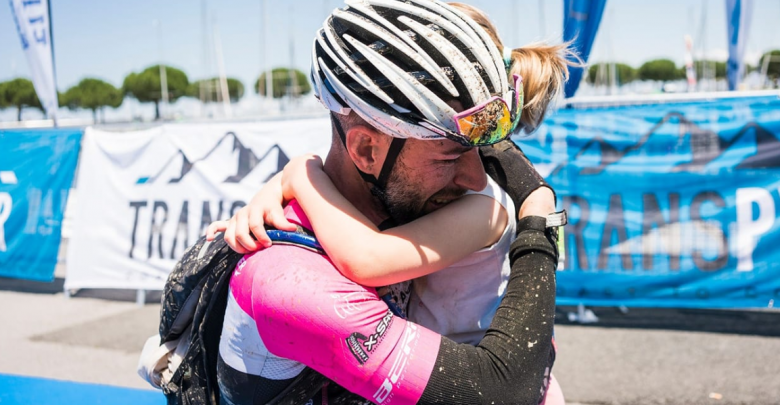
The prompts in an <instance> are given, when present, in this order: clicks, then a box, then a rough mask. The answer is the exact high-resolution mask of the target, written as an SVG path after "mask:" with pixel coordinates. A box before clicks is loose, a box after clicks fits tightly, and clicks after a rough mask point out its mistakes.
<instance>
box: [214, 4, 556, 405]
mask: <svg viewBox="0 0 780 405" xmlns="http://www.w3.org/2000/svg"><path fill="white" fill-rule="evenodd" d="M347 3H348V5H349V6H350V7H349V8H347V9H346V10H336V11H334V13H333V15H332V16H331V17H330V18H329V19H328V20H327V21H326V23H325V26H324V28H323V29H322V30H320V32H319V33H318V35H317V38H316V41H315V45H314V52H313V68H312V79H313V81H314V83H315V89H316V91H317V96H318V98H319V99H320V100H321V101H322V102H323V103H324V104H325V105H326V106H327V107H328V108H329V109H330V110H331V111H332V122H333V129H334V131H333V142H332V145H331V150H330V152H329V154H328V156H327V159H326V163H325V166H324V170H325V172H326V174H327V175H328V176H329V177H330V179H331V180H332V181H333V183H334V184H335V185H336V187H337V188H338V190H339V191H340V192H341V194H343V195H344V196H345V197H346V198H347V199H348V200H349V201H350V202H351V203H352V204H353V205H354V206H355V207H356V208H358V210H360V211H361V212H362V213H363V214H365V215H366V216H367V217H368V218H369V219H370V220H371V221H373V222H374V223H375V224H377V225H378V226H380V227H387V226H392V225H393V224H398V223H404V222H406V221H410V220H412V219H414V218H416V217H418V216H420V215H423V214H425V213H428V212H431V211H433V210H435V209H437V208H440V207H441V205H442V204H443V203H446V202H448V201H451V200H453V199H455V198H457V197H459V196H461V195H463V194H464V193H465V192H466V191H469V190H472V191H480V190H482V189H483V188H484V187H485V185H486V181H487V180H486V177H485V169H484V168H483V166H482V162H481V160H480V156H479V151H478V148H476V146H481V145H491V144H494V143H496V142H499V141H501V140H503V139H505V138H506V137H507V136H508V135H509V133H511V132H512V131H513V130H514V129H515V128H516V126H517V124H518V122H519V111H520V108H522V102H521V101H518V98H519V97H518V96H517V93H516V91H515V89H516V88H518V85H519V82H515V83H513V84H511V85H510V84H509V83H507V79H506V74H505V71H504V63H503V60H502V58H501V55H500V54H499V53H498V51H497V50H496V49H495V47H494V46H492V43H491V42H490V39H489V38H487V35H486V34H485V32H484V31H483V30H482V29H481V28H480V27H478V26H477V25H476V24H475V23H474V22H473V21H472V20H470V19H469V18H467V17H465V16H463V15H462V14H461V13H459V12H458V11H457V10H455V9H453V8H452V7H449V6H447V5H446V4H443V3H440V2H438V1H434V0H414V1H411V2H400V1H392V0H364V1H357V0H355V1H348V2H347ZM494 95H500V96H498V97H496V96H494ZM518 102H519V105H518ZM547 192H548V191H542V190H539V191H538V192H534V197H531V198H529V202H530V201H533V202H540V204H539V205H534V204H524V205H523V208H521V211H522V210H526V211H528V213H529V214H531V215H533V214H537V215H538V214H542V215H546V214H547V213H549V212H551V211H552V210H553V209H554V207H552V203H551V198H549V195H544V193H547ZM286 214H287V216H288V219H289V220H290V221H293V222H297V223H298V224H300V225H302V226H304V227H307V225H308V221H307V219H306V218H305V215H304V214H303V213H302V211H300V210H299V209H296V206H295V204H291V206H288V208H287V210H286ZM518 229H519V233H520V239H522V241H521V243H516V244H514V245H513V248H512V253H511V255H513V256H514V260H515V262H516V263H520V262H522V263H523V266H524V267H527V269H528V270H527V271H524V272H523V273H522V274H521V272H515V270H514V268H513V273H512V277H511V279H510V281H509V284H508V285H507V287H506V295H505V297H504V299H503V301H502V302H503V305H502V307H500V308H499V309H498V311H497V312H496V316H495V319H494V321H493V323H492V324H491V326H492V329H491V330H489V331H488V332H487V334H486V335H485V337H484V338H483V339H482V342H481V343H480V345H478V346H477V347H473V346H468V345H458V344H456V343H454V342H452V341H450V340H449V339H447V338H444V337H442V336H440V335H438V334H436V333H434V332H431V331H430V330H427V329H425V328H423V327H421V326H418V325H415V324H414V323H412V322H408V321H406V320H405V319H402V318H399V317H397V316H395V315H393V313H391V312H390V310H389V309H388V307H387V306H386V304H385V303H384V302H383V301H382V300H381V299H380V298H379V297H378V296H377V293H376V291H375V290H374V289H373V288H365V287H362V286H360V285H357V284H355V283H353V282H351V281H349V280H347V279H346V278H344V277H343V276H342V275H341V274H340V273H339V272H338V271H337V270H336V269H335V268H334V267H333V265H332V263H331V262H330V261H328V259H327V258H326V257H324V256H322V255H320V254H317V253H314V252H309V251H306V250H303V249H298V248H295V247H287V246H277V245H274V246H273V247H271V248H269V249H266V250H263V251H261V252H259V253H257V254H255V255H253V256H248V257H246V258H245V259H244V260H242V261H241V262H240V263H239V265H238V267H237V268H236V271H235V273H234V274H233V277H232V279H231V284H230V286H231V294H230V297H229V302H228V309H227V313H226V316H225V324H224V328H223V334H222V340H221V343H220V356H221V358H220V363H219V366H218V376H219V384H220V391H221V394H222V402H224V403H227V404H232V403H236V404H238V403H267V402H277V403H295V401H300V400H303V401H302V402H305V400H306V399H309V398H312V397H316V398H317V401H322V403H325V401H326V400H327V401H328V403H337V402H338V401H344V402H345V403H346V402H347V401H352V400H354V399H355V397H354V396H351V395H349V394H347V393H341V394H339V393H338V392H336V391H334V389H332V388H321V387H322V384H321V380H318V378H317V377H318V374H315V373H313V372H311V370H316V371H317V372H318V373H321V374H322V375H324V376H325V377H327V378H328V379H330V380H332V381H334V382H335V383H337V384H338V385H339V386H341V387H344V388H346V389H347V390H349V391H351V392H353V393H355V394H357V395H359V396H361V397H363V398H366V399H368V400H369V401H372V402H374V403H380V404H406V403H418V402H419V403H449V404H475V403H483V402H484V403H528V404H534V403H537V402H538V401H539V398H540V397H541V396H542V394H543V392H544V386H543V385H544V383H545V381H546V377H547V376H546V375H545V374H546V373H549V367H550V366H551V364H550V363H551V356H552V353H553V352H552V348H551V343H550V342H551V334H552V316H553V313H554V269H555V265H556V257H555V256H556V253H555V248H554V243H552V241H551V238H550V234H549V231H548V230H547V229H546V224H545V220H544V218H540V217H534V216H531V217H528V218H524V219H523V220H521V221H520V223H519V224H518ZM532 284H533V288H534V290H533V294H531V291H530V290H528V291H524V287H531V285H532ZM521 326H522V327H521ZM333 386H334V385H333V384H331V387H333ZM321 389H322V393H318V390H321ZM302 402H299V403H302Z"/></svg>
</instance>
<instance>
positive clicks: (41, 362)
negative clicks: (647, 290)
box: [0, 269, 780, 405]
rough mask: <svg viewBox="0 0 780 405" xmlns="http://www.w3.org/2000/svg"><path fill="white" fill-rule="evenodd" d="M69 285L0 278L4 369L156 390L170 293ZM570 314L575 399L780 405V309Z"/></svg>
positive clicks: (568, 368)
mask: <svg viewBox="0 0 780 405" xmlns="http://www.w3.org/2000/svg"><path fill="white" fill-rule="evenodd" d="M58 274H59V275H62V270H61V269H60V270H58ZM62 282H63V280H62V278H58V279H57V280H56V281H55V282H54V283H51V284H49V283H34V282H26V281H19V280H11V279H2V278H0V308H2V310H0V325H2V332H0V374H16V375H26V376H39V377H47V378H54V379H62V380H70V381H78V382H91V383H100V384H110V385H117V386H124V387H134V388H147V386H146V385H145V384H146V383H145V382H143V381H142V380H141V379H140V378H139V377H138V376H137V375H136V374H135V366H136V362H137V358H138V354H139V352H140V349H141V346H142V345H143V343H144V341H145V340H146V338H147V337H148V336H150V335H152V334H154V333H155V332H156V328H157V321H158V312H159V304H158V303H157V302H159V294H150V295H149V296H148V297H147V304H146V305H145V306H143V307H139V306H137V305H136V304H135V302H134V301H135V293H134V292H133V291H82V292H80V293H78V294H77V295H76V296H74V297H73V298H70V299H67V298H65V297H64V295H63V294H62ZM568 310H572V309H570V308H560V309H559V318H560V319H559V320H560V322H559V325H558V326H557V327H556V333H557V340H558V345H559V357H558V361H557V362H556V366H555V370H554V372H555V374H556V376H557V377H558V379H559V381H560V382H561V385H562V387H563V389H564V393H565V394H566V397H567V399H568V401H569V402H570V403H579V404H654V405H655V404H713V405H714V404H718V405H721V404H723V405H725V404H751V405H752V404H756V405H760V404H767V405H770V404H772V405H777V404H780V313H777V312H744V311H701V310H659V309H635V310H631V311H629V312H628V313H627V314H624V313H621V312H620V311H618V310H616V309H613V308H601V309H595V312H596V314H597V315H599V316H600V318H601V322H600V323H598V324H596V325H595V326H580V325H567V324H566V323H567V321H566V317H565V315H566V311H568Z"/></svg>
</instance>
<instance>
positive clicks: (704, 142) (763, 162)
mask: <svg viewBox="0 0 780 405" xmlns="http://www.w3.org/2000/svg"><path fill="white" fill-rule="evenodd" d="M666 123H677V124H678V140H679V142H680V143H682V142H683V141H684V140H685V139H686V137H687V138H688V142H689V143H690V145H689V146H690V150H691V154H692V155H693V157H692V159H691V160H690V161H689V162H685V163H680V164H678V165H676V166H674V167H673V168H672V171H673V172H698V171H701V170H703V169H704V168H705V166H707V164H709V163H710V162H712V161H714V160H715V159H717V158H719V157H720V156H722V155H723V154H724V153H725V152H726V151H727V150H728V149H729V148H730V147H731V146H733V145H734V144H735V143H737V141H739V140H740V139H742V138H743V137H745V136H749V135H751V134H754V135H755V143H756V153H755V154H753V155H751V156H749V157H747V158H745V159H743V160H742V161H741V162H739V163H738V164H737V165H735V168H736V169H768V168H780V140H778V139H777V137H775V136H774V135H773V134H772V133H771V132H770V131H769V130H767V129H766V128H764V127H762V126H760V125H758V124H757V123H755V122H750V123H748V124H746V125H745V126H743V127H742V128H740V130H739V131H737V134H736V135H735V136H734V137H733V138H732V139H731V140H729V141H727V140H724V139H723V138H721V137H720V136H719V135H718V134H717V133H715V132H713V131H711V130H708V129H704V128H701V127H700V126H698V125H696V124H695V123H694V122H692V121H690V120H688V119H687V118H685V116H684V115H683V114H680V113H678V112H671V113H668V114H666V115H665V116H664V117H663V118H662V119H661V120H660V121H659V122H658V123H656V124H655V125H654V126H653V127H652V128H651V129H650V130H649V131H647V133H645V134H644V135H642V137H641V138H640V139H639V141H638V142H637V143H635V144H633V145H631V146H629V147H627V148H625V149H623V150H619V149H617V148H615V147H614V146H612V145H610V144H609V142H607V141H605V140H604V139H602V138H601V137H598V136H597V137H595V138H593V139H591V140H590V141H588V142H587V143H585V145H584V146H583V147H582V148H581V149H580V150H579V151H578V152H577V153H576V154H575V155H574V157H573V158H572V159H567V160H565V161H563V162H562V163H560V164H559V165H558V166H556V167H555V169H553V171H552V173H551V175H555V174H557V173H558V172H560V171H561V170H562V169H563V168H565V167H566V166H568V165H569V164H570V163H571V162H576V161H577V160H579V159H580V157H582V156H583V155H584V154H586V153H587V152H588V151H589V150H592V149H594V148H598V150H599V152H600V154H601V160H600V162H599V164H598V165H597V166H592V167H583V168H582V169H580V174H582V175H597V174H600V173H602V172H603V171H604V170H605V169H606V168H607V167H609V166H611V165H614V164H617V163H619V162H620V161H621V160H622V159H623V158H624V157H626V156H627V155H629V154H630V153H632V152H634V151H637V150H640V149H641V148H642V147H644V146H645V144H646V143H647V141H648V140H649V139H650V137H651V136H653V135H654V134H656V133H657V131H658V130H659V128H661V126H663V125H664V124H666Z"/></svg>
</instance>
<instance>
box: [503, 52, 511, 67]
mask: <svg viewBox="0 0 780 405" xmlns="http://www.w3.org/2000/svg"><path fill="white" fill-rule="evenodd" d="M510 67H512V48H507V47H504V68H505V69H506V70H507V71H509V68H510Z"/></svg>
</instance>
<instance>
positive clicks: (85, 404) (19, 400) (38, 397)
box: [0, 374, 165, 405]
mask: <svg viewBox="0 0 780 405" xmlns="http://www.w3.org/2000/svg"><path fill="white" fill-rule="evenodd" d="M164 403H165V397H164V396H163V394H162V393H161V392H159V391H148V390H139V389H133V388H123V387H114V386H110V385H98V384H85V383H76V382H72V381H59V380H49V379H45V378H36V377H22V376H16V375H7V374H0V404H2V405H22V404H24V405H28V404H36V405H60V404H80V405H103V404H105V405H109V404H110V405H125V404H126V405H146V404H149V405H152V404H156V405H162V404H164Z"/></svg>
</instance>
